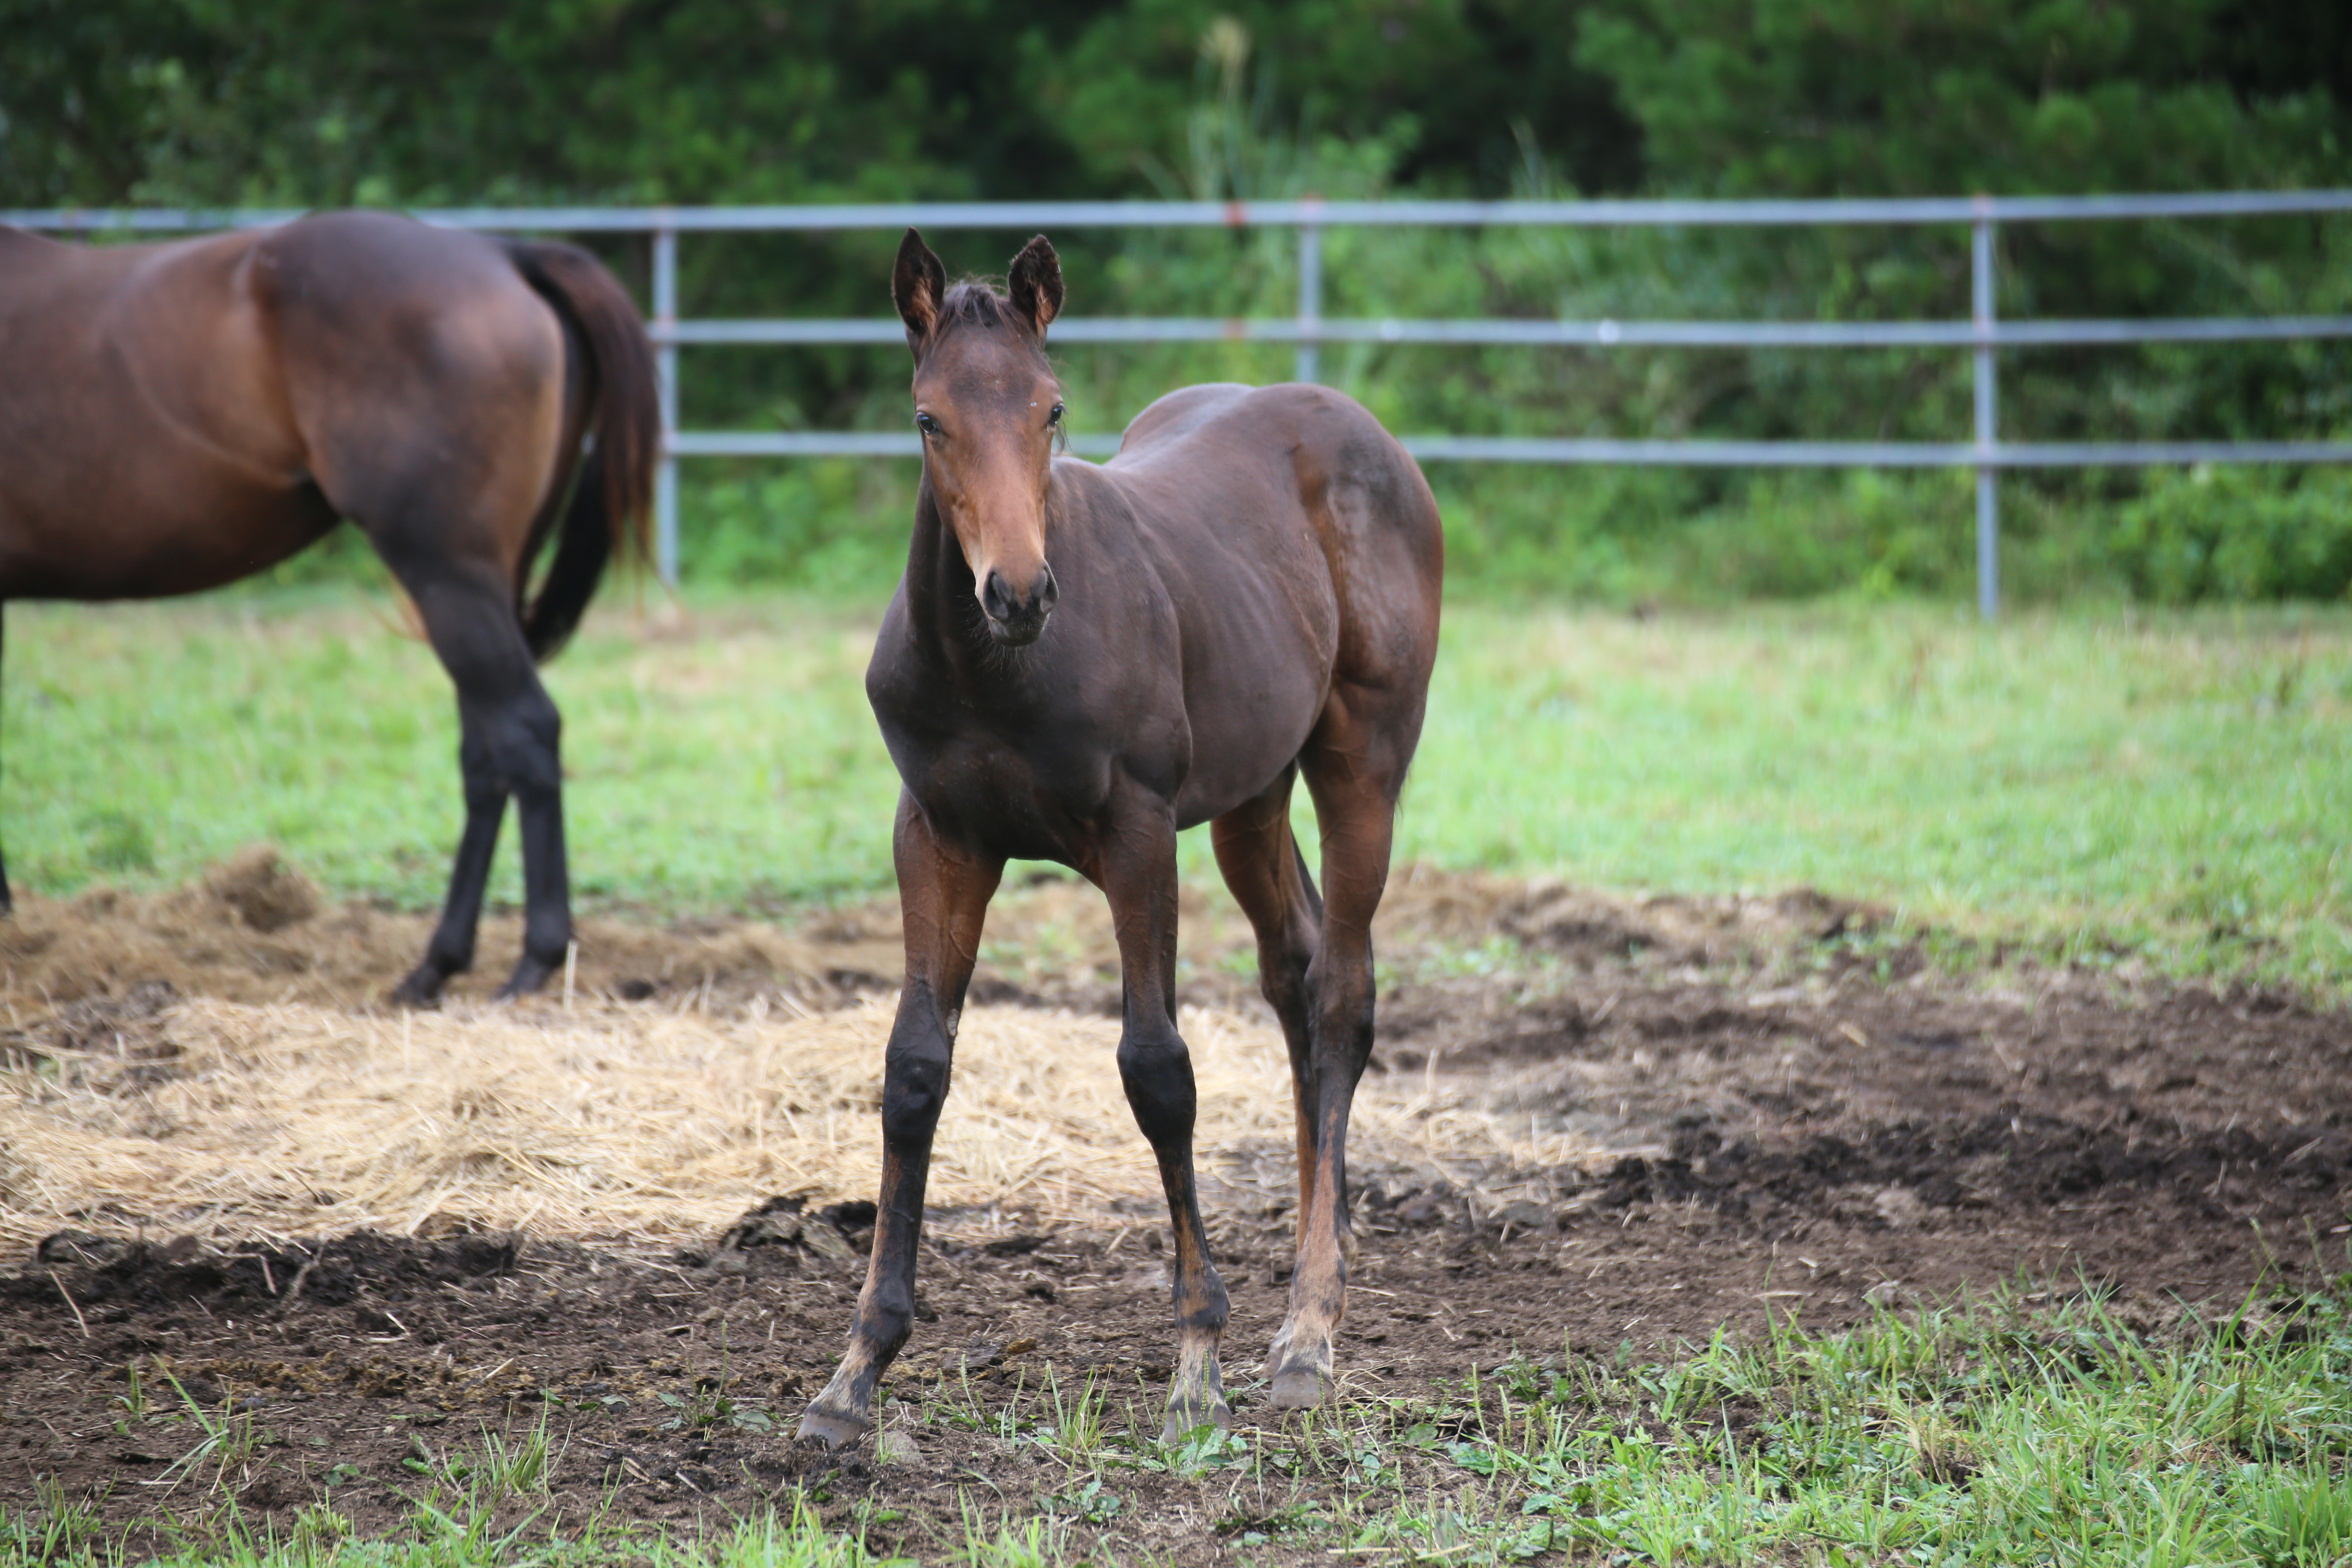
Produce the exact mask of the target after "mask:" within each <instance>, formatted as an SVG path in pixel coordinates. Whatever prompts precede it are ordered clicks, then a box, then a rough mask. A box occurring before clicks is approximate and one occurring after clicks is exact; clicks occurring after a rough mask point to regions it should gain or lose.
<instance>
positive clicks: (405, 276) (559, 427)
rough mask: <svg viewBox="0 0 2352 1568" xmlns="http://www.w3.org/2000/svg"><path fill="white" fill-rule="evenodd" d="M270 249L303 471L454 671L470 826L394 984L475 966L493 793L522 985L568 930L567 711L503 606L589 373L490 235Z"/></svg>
mask: <svg viewBox="0 0 2352 1568" xmlns="http://www.w3.org/2000/svg"><path fill="white" fill-rule="evenodd" d="M265 247H266V252H267V253H266V255H265V256H264V257H263V258H262V259H263V260H264V261H265V262H266V263H267V265H266V266H265V267H263V268H261V269H260V270H261V271H262V273H263V274H264V275H265V276H267V277H268V279H270V282H269V284H268V298H267V303H268V309H269V310H270V312H271V315H272V318H273V321H274V324H275V329H276V336H277V338H278V342H279V344H280V352H281V353H282V354H283V355H284V358H285V362H286V365H287V381H288V386H289V400H290V403H291V405H292V407H293V410H294V415H295V418H296V420H297V423H298V425H299V428H300V430H301V433H302V437H303V440H304V445H305V447H306V448H307V450H308V452H309V455H310V470H311V474H312V477H313V478H314V479H315V480H316V482H317V483H318V486H319V488H320V490H321V491H322V492H324V494H325V495H326V497H327V499H328V500H329V501H330V502H331V503H332V505H333V506H334V508H335V510H337V511H339V512H341V514H342V515H344V516H346V517H348V518H350V519H352V521H354V522H355V523H357V524H358V525H359V526H360V527H361V528H362V530H363V531H365V532H366V533H367V535H368V538H369V541H370V542H372V543H373V545H374V546H375V549H376V552H377V553H378V554H379V555H381V556H382V557H383V561H384V563H385V564H386V565H387V566H388V567H389V568H391V570H392V573H393V575H394V577H395V578H396V579H397V580H398V581H399V583H400V585H401V587H402V588H403V590H404V591H405V592H406V593H407V595H408V596H409V598H410V599H411V600H412V601H413V602H414V603H415V605H416V609H417V612H418V615H419V616H420V618H421V619H422V620H423V622H424V624H425V635H426V637H427V638H428V639H429V640H430V641H431V643H432V645H433V650H434V652H435V653H436V655H437V656H438V657H439V658H440V660H441V663H442V667H443V668H445V669H446V670H447V671H448V673H449V678H450V680H451V682H452V684H453V685H455V687H456V688H457V711H458V720H459V728H460V731H461V738H460V742H459V747H458V763H459V768H460V770H461V773H462V775H463V778H464V782H465V800H466V826H465V829H464V832H463V833H462V835H461V837H460V839H459V843H458V848H457V854H456V856H455V858H454V862H453V864H452V867H451V875H450V884H449V892H448V898H447V900H446V903H445V905H444V907H443V911H442V918H441V921H440V923H439V925H438V926H437V928H436V931H435V932H434V935H433V937H432V939H431V942H429V943H428V945H427V947H426V951H425V958H424V961H423V962H422V963H419V964H418V966H417V967H416V969H415V971H413V972H412V973H410V974H409V976H408V977H407V978H406V979H405V980H404V981H403V982H402V983H401V984H400V986H399V988H398V989H397V990H396V992H395V993H394V995H395V997H396V998H397V999H399V1000H402V1001H404V1002H408V1003H412V1004H418V1003H425V1002H429V1001H431V1000H432V999H433V998H434V997H435V996H436V995H437V994H439V993H440V991H441V989H442V986H443V985H444V984H445V983H446V981H447V979H448V978H449V976H451V975H453V974H456V973H460V972H461V971H463V970H465V969H467V968H468V967H470V965H471V964H472V962H473V957H474V944H475V934H476V929H477V925H478V919H479V915H480V910H481V903H482V897H483V892H484V888H485V885H486V883H487V880H488V873H489V867H490V860H491V855H492V851H493V849H494V847H495V846H496V843H497V840H498V835H499V825H500V820H501V818H502V817H503V816H504V815H505V809H506V801H507V799H508V797H509V796H512V797H513V799H514V801H515V803H516V807H517V816H518V817H519V819H520V828H521V834H522V861H523V881H524V935H523V952H522V956H521V959H520V962H519V963H517V965H516V967H515V970H514V973H513V974H512V975H511V976H510V977H509V980H508V982H507V984H506V986H505V987H504V989H503V990H502V992H501V994H515V993H518V992H522V991H529V990H532V989H535V988H536V987H537V986H539V985H541V984H543V983H544V982H545V981H546V979H547V977H548V976H549V975H550V974H551V973H553V971H554V970H555V968H556V967H557V966H559V965H560V964H562V962H563V960H564V956H565V952H566V950H567V949H568V947H569V946H570V943H571V938H572V921H571V907H570V905H571V899H570V887H569V877H568V874H567V871H566V867H565V847H564V832H563V816H562V765H561V759H560V747H561V731H562V721H561V719H560V718H559V716H558V714H557V712H556V709H555V704H554V701H553V700H552V699H551V698H550V697H549V695H548V693H547V689H546V688H545V686H544V685H542V684H541V681H540V679H539V673H538V669H537V668H536V661H535V659H534V658H533V656H532V650H531V647H530V643H529V641H528V639H527V638H526V637H525V635H524V628H523V625H522V621H521V617H520V611H519V607H518V606H519V601H520V586H521V581H522V578H523V575H524V574H525V573H526V572H527V571H528V570H529V559H528V556H529V552H530V546H531V544H532V542H533V541H534V540H535V539H536V538H537V537H538V536H539V535H540V534H541V532H542V531H543V527H542V524H543V521H544V520H546V519H547V518H548V516H549V514H550V512H551V509H552V508H553V507H554V506H555V505H556V504H558V503H559V501H560V500H562V495H563V492H564V490H565V489H566V487H567V486H568V484H569V481H570V479H571V478H572V469H573V468H574V467H575V466H576V462H577V459H576V456H575V454H576V452H577V448H578V443H579V439H580V435H581V430H582V426H583V420H584V418H585V416H586V413H587V404H586V395H587V393H588V390H589V389H590V388H591V387H593V385H594V380H593V374H579V375H575V374H573V373H574V369H575V367H574V365H573V364H572V357H571V356H572V345H571V343H570V342H569V341H568V335H567V332H566V330H565V328H564V325H563V323H562V321H561V320H560V318H559V317H558V315H557V313H556V311H555V310H554V309H553V308H551V305H550V304H549V303H548V302H547V301H546V300H542V299H541V297H540V296H539V295H538V294H537V293H535V292H534V291H533V290H532V289H531V287H530V284H529V283H527V282H526V281H525V280H524V279H523V278H522V277H521V276H520V274H519V273H518V272H517V271H516V269H515V267H514V266H513V264H512V263H511V262H510V261H509V258H508V256H507V255H506V253H505V252H504V251H502V250H501V249H500V248H499V247H498V246H497V245H495V244H494V243H492V242H490V241H488V240H484V239H481V238H479V237H474V236H467V235H451V234H446V233H443V232H440V231H436V230H432V229H428V228H425V226H422V225H416V224H412V223H407V222H405V221H403V220H394V219H391V218H385V217H381V216H375V215H366V214H349V215H337V216H330V217H327V218H321V219H316V220H311V221H309V222H305V223H301V224H296V225H292V226H289V227H288V228H286V229H284V230H280V231H278V233H277V234H274V235H272V236H271V237H269V238H268V240H267V241H266V242H265ZM578 368H580V369H582V370H583V371H589V372H593V366H582V367H578ZM362 388H363V389H364V394H365V395H363V396H362V395H359V393H358V392H357V391H356V390H355V389H362Z"/></svg>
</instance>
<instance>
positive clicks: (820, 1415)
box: [799, 1405, 874, 1448]
mask: <svg viewBox="0 0 2352 1568" xmlns="http://www.w3.org/2000/svg"><path fill="white" fill-rule="evenodd" d="M873 1430H874V1423H873V1422H871V1421H869V1420H867V1419H866V1417H865V1416H863V1415H853V1414H851V1413H850V1412H848V1411H846V1410H828V1409H826V1408H825V1407H824V1405H810V1406H809V1407H808V1412H807V1414H805V1415H803V1416H802V1417H801V1429H800V1433H799V1436H800V1439H801V1441H802V1442H803V1443H806V1442H811V1441H814V1442H818V1443H822V1444H824V1446H825V1447H828V1448H838V1447H841V1446H842V1445H843V1444H844V1443H855V1442H856V1441H857V1439H859V1438H860V1437H863V1436H866V1434H867V1433H868V1432H871V1431H873Z"/></svg>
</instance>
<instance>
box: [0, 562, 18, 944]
mask: <svg viewBox="0 0 2352 1568" xmlns="http://www.w3.org/2000/svg"><path fill="white" fill-rule="evenodd" d="M7 613H8V605H7V603H6V601H5V600H0V620H5V616H6V615H7ZM6 646H7V631H6V627H5V624H0V648H5V647H6ZM15 910H16V895H15V894H13V893H11V892H9V891H8V859H7V857H6V856H5V855H0V915H5V914H10V913H13V912H14V911H15Z"/></svg>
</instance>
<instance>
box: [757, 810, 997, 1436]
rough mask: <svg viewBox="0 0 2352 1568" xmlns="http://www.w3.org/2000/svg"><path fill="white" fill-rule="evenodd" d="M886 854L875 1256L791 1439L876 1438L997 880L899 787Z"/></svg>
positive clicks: (911, 1317)
mask: <svg viewBox="0 0 2352 1568" xmlns="http://www.w3.org/2000/svg"><path fill="white" fill-rule="evenodd" d="M892 847H893V850H894V852H895V857H896V858H897V860H898V903H899V910H900V918H901V920H902V921H904V923H905V927H906V935H907V983H906V985H905V987H904V988H903V989H901V990H900V991H899V993H898V1017H897V1019H896V1020H895V1021H894V1022H893V1023H892V1024H891V1026H890V1044H889V1047H888V1048H887V1051H886V1052H885V1054H884V1058H883V1072H882V1195H881V1197H880V1199H879V1201H877V1204H876V1205H875V1215H874V1254H873V1257H872V1258H870V1259H869V1260H868V1262H867V1264H866V1289H864V1290H863V1291H862V1292H860V1293H859V1295H858V1298H857V1320H856V1323H855V1325H854V1326H852V1328H851V1329H850V1331H849V1350H848V1352H847V1353H846V1354H845V1355H844V1356H843V1357H842V1358H841V1364H840V1366H838V1367H836V1368H835V1370H834V1373H833V1381H831V1382H830V1383H828V1384H825V1385H824V1393H823V1394H818V1395H817V1396H816V1401H815V1403H814V1404H813V1405H810V1406H809V1407H808V1412H807V1414H805V1415H803V1416H802V1417H801V1427H800V1435H801V1436H803V1437H815V1438H819V1439H822V1440H823V1441H824V1443H826V1444H827V1445H837V1444H841V1443H845V1442H848V1441H849V1440H851V1439H852V1438H855V1437H857V1436H861V1435H862V1434H864V1433H866V1432H869V1431H871V1430H873V1427H874V1417H873V1407H874V1385H875V1384H876V1382H877V1381H878V1380H879V1379H880V1377H881V1376H882V1372H883V1369H884V1368H886V1367H887V1366H888V1365H889V1364H890V1361H891V1358H892V1357H894V1356H896V1355H897V1354H898V1349H899V1347H900V1346H901V1345H904V1344H905V1343H906V1342H907V1335H908V1331H910V1330H911V1329H912V1328H913V1326H914V1321H915V1249H916V1247H917V1245H918V1244H919V1242H920V1241H921V1240H922V1235H923V1186H924V1184H925V1183H926V1181H928V1180H929V1176H930V1170H931V1134H932V1133H933V1131H936V1130H937V1129H938V1127H939V1124H940V1108H941V1107H942V1106H943V1105H945V1104H946V1103H947V1097H948V1075H949V1069H950V1066H951V1065H952V1061H953V1058H954V1055H955V1034H956V1024H957V1021H958V1018H959V1016H960V1015H961V1012H962V1009H963V994H964V987H965V986H966V985H968V984H970V983H971V969H972V964H973V963H974V962H975V961H976V960H977V959H978V957H979V955H980V931H981V923H982V920H983V919H984V918H985V917H986V915H987V913H988V900H989V899H990V897H991V896H992V895H993V894H994V893H995V891H996V884H997V881H998V879H1000V878H1001V877H1002V876H1003V872H1004V862H1003V861H1002V860H992V859H986V858H977V857H973V856H971V855H968V854H966V853H964V852H963V851H962V850H961V848H960V847H956V846H954V845H952V844H950V843H948V842H946V841H944V840H942V839H940V837H938V836H937V835H936V834H935V833H934V832H933V831H932V829H931V826H930V824H929V822H928V821H926V820H925V818H924V816H923V815H922V812H921V810H920V809H919V808H918V807H917V806H916V805H915V802H914V797H913V796H911V795H908V794H906V793H905V792H903V791H901V792H900V794H899V796H898V828H897V832H896V834H895V835H894V838H893V845H892Z"/></svg>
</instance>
